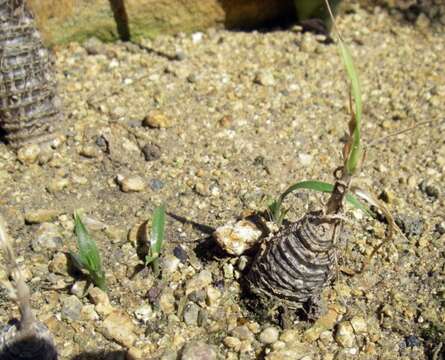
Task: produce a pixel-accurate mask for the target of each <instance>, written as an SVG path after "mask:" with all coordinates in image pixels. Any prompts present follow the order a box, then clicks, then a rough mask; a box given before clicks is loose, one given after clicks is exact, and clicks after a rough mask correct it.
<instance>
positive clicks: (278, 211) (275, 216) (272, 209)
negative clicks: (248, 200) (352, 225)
mask: <svg viewBox="0 0 445 360" xmlns="http://www.w3.org/2000/svg"><path fill="white" fill-rule="evenodd" d="M300 189H308V190H314V191H319V192H324V193H331V192H332V190H333V189H334V186H333V185H332V184H329V183H326V182H323V181H318V180H307V181H300V182H297V183H295V184H293V185H291V186H289V187H288V188H287V189H286V190H285V191H284V192H283V193H282V194H281V195H280V196H279V197H278V198H277V199H276V200H274V201H273V202H272V203H271V204H270V205H269V206H268V207H267V211H268V213H269V216H270V218H271V219H272V221H274V222H275V223H276V224H277V225H278V226H281V224H282V223H283V220H284V217H285V216H286V214H287V212H288V211H289V209H285V208H283V202H284V200H285V199H286V197H287V196H288V195H289V194H290V193H292V192H294V191H296V190H300ZM346 201H347V202H348V203H349V204H350V205H352V206H353V207H355V208H356V209H360V210H362V211H363V212H364V213H365V214H367V215H369V216H373V214H372V212H371V210H369V209H368V208H367V207H366V206H365V205H363V204H362V203H361V202H360V201H358V200H357V198H356V197H355V196H354V195H352V194H347V195H346Z"/></svg>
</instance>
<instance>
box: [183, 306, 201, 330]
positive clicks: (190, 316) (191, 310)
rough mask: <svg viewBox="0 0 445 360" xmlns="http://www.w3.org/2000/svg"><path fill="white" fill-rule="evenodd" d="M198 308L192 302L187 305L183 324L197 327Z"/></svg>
mask: <svg viewBox="0 0 445 360" xmlns="http://www.w3.org/2000/svg"><path fill="white" fill-rule="evenodd" d="M199 309H200V308H199V306H198V305H196V304H195V303H193V302H190V303H188V304H187V305H186V306H185V309H184V322H185V323H186V324H187V325H189V326H197V325H198V315H199Z"/></svg>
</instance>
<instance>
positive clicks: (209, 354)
mask: <svg viewBox="0 0 445 360" xmlns="http://www.w3.org/2000/svg"><path fill="white" fill-rule="evenodd" d="M217 356H218V354H217V352H216V349H215V346H213V345H209V344H206V343H205V342H202V341H193V342H190V343H188V344H185V345H184V347H183V348H182V352H181V358H180V360H216V359H217Z"/></svg>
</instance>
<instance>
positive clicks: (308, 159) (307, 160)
mask: <svg viewBox="0 0 445 360" xmlns="http://www.w3.org/2000/svg"><path fill="white" fill-rule="evenodd" d="M298 160H299V162H300V164H301V165H303V166H309V165H310V164H311V163H312V155H309V154H303V153H300V154H298Z"/></svg>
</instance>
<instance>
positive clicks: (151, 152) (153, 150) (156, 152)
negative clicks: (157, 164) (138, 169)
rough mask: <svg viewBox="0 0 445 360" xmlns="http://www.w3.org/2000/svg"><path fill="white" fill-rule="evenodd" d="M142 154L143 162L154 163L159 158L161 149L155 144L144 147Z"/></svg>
mask: <svg viewBox="0 0 445 360" xmlns="http://www.w3.org/2000/svg"><path fill="white" fill-rule="evenodd" d="M142 153H143V154H144V158H145V161H154V160H158V159H159V158H160V157H161V149H160V147H159V146H158V145H155V144H146V145H144V147H143V148H142Z"/></svg>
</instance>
